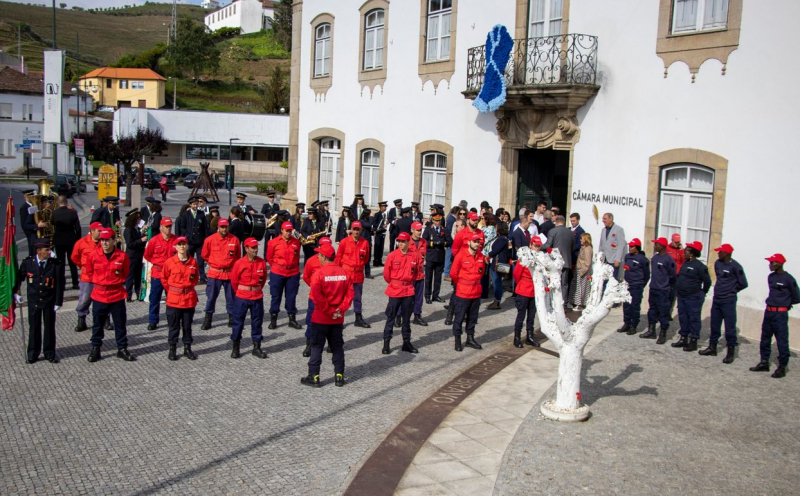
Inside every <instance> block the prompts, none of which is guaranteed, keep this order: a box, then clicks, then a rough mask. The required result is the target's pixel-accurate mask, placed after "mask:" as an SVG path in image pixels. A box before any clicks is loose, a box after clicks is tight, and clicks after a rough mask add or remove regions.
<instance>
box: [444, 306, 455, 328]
mask: <svg viewBox="0 0 800 496" xmlns="http://www.w3.org/2000/svg"><path fill="white" fill-rule="evenodd" d="M455 313H456V310H455V308H453V307H452V305H451V306H450V308H448V309H447V317H445V318H444V325H448V326H449V325H453V315H455Z"/></svg>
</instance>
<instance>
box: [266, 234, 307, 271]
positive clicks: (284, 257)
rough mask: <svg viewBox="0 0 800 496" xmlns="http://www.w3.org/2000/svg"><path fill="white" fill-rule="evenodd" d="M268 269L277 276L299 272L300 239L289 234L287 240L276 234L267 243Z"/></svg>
mask: <svg viewBox="0 0 800 496" xmlns="http://www.w3.org/2000/svg"><path fill="white" fill-rule="evenodd" d="M267 262H268V263H269V270H271V271H272V272H273V273H275V274H278V275H279V276H284V277H290V276H293V275H295V274H299V273H300V241H298V240H296V239H295V238H294V237H292V236H290V237H289V241H285V240H284V239H283V237H281V236H278V237H277V238H273V239H271V240H269V243H267Z"/></svg>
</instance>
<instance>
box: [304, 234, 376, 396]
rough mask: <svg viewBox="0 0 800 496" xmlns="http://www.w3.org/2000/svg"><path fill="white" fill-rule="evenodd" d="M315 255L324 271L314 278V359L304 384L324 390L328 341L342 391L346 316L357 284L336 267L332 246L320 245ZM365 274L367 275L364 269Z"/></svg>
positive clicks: (312, 296) (312, 348)
mask: <svg viewBox="0 0 800 496" xmlns="http://www.w3.org/2000/svg"><path fill="white" fill-rule="evenodd" d="M314 251H315V252H317V253H319V264H320V268H319V269H317V270H316V271H315V273H314V276H313V277H312V278H311V291H310V295H311V300H312V301H313V302H314V313H313V314H312V315H311V358H310V359H309V360H308V375H307V376H306V377H303V378H302V379H300V383H301V384H305V385H306V386H312V387H320V382H319V368H320V365H321V364H322V347H323V346H324V345H325V341H326V340H327V341H328V345H329V346H330V348H331V352H332V353H333V372H334V374H335V376H334V377H335V378H334V383H335V384H336V386H338V387H342V386H344V384H345V381H344V338H343V337H342V329H343V328H344V325H343V324H344V314H345V312H347V309H348V308H350V304H351V303H352V302H353V295H354V291H353V281H352V279H351V276H350V275H349V273H348V271H347V270H345V269H343V268H342V267H339V266H338V265H337V264H335V263H333V260H334V256H335V252H334V251H333V247H332V246H331V245H330V244H327V243H326V244H320V246H319V248H317V249H316V250H314ZM367 260H369V258H367ZM361 273H362V274H363V273H364V271H363V268H362V270H361Z"/></svg>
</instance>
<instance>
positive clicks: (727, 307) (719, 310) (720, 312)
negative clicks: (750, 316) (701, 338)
mask: <svg viewBox="0 0 800 496" xmlns="http://www.w3.org/2000/svg"><path fill="white" fill-rule="evenodd" d="M723 321H724V322H725V341H726V342H727V343H728V346H736V345H738V344H739V343H738V342H737V339H736V298H728V299H727V300H717V299H714V300H713V301H712V302H711V338H710V339H709V341H708V344H711V345H715V344H717V343H718V342H719V337H720V335H721V334H722V322H723Z"/></svg>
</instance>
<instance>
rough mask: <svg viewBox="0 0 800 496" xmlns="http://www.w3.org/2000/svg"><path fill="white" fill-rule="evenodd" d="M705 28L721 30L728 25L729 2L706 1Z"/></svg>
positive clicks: (721, 0)
mask: <svg viewBox="0 0 800 496" xmlns="http://www.w3.org/2000/svg"><path fill="white" fill-rule="evenodd" d="M704 17H705V19H703V28H705V29H708V28H721V27H725V26H726V25H727V24H728V0H706V13H705V16H704Z"/></svg>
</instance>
